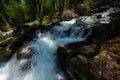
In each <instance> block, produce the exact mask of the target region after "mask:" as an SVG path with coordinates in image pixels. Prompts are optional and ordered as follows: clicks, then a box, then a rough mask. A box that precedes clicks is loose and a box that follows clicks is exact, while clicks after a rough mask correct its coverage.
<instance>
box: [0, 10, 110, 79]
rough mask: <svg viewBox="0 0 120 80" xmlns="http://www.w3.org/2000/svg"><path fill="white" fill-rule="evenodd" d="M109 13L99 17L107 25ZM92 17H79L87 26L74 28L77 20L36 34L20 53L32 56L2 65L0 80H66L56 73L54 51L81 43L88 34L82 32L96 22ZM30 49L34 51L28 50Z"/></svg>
mask: <svg viewBox="0 0 120 80" xmlns="http://www.w3.org/2000/svg"><path fill="white" fill-rule="evenodd" d="M108 13H109V11H107V12H106V13H103V14H102V18H103V19H104V22H105V21H106V22H108V21H109V19H110V18H108ZM95 16H96V15H93V16H86V17H81V19H82V20H81V21H82V22H83V23H85V24H86V25H87V26H84V28H82V27H81V26H82V25H81V26H78V25H76V20H77V19H72V20H70V21H63V22H61V23H60V25H59V26H57V25H56V26H55V27H53V28H52V29H51V30H50V31H47V32H46V33H38V34H37V35H38V37H37V38H35V40H34V41H31V42H29V43H28V44H27V46H26V47H23V48H21V51H20V52H21V53H23V55H24V54H25V53H29V54H32V57H31V58H25V56H24V58H21V59H17V53H16V54H15V55H14V56H13V57H12V58H11V60H10V61H9V62H8V63H6V64H5V65H3V66H1V67H0V80H60V79H65V78H63V76H61V75H60V74H57V73H56V70H57V67H56V50H57V48H58V47H59V46H64V45H66V44H69V43H73V42H80V41H84V40H85V39H86V37H87V36H88V35H89V34H90V33H91V29H90V31H89V32H88V34H87V35H85V36H84V37H83V33H84V30H85V29H87V28H90V27H92V26H93V24H95V23H97V22H98V21H99V20H98V19H97V18H96V17H95ZM30 48H32V49H33V50H29V49H30Z"/></svg>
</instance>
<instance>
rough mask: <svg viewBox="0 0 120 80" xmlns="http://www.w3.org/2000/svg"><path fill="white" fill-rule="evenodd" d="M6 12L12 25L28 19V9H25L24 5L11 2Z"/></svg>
mask: <svg viewBox="0 0 120 80" xmlns="http://www.w3.org/2000/svg"><path fill="white" fill-rule="evenodd" d="M6 10H7V14H8V16H9V18H10V19H11V21H12V22H13V23H18V22H19V23H23V22H24V21H25V20H27V19H29V16H28V15H27V11H28V8H26V6H25V4H22V3H15V2H14V1H11V2H10V4H9V5H8V6H7V8H6Z"/></svg>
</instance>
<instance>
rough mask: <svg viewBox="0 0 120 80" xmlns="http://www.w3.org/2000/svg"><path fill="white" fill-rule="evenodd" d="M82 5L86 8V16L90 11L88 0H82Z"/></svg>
mask: <svg viewBox="0 0 120 80" xmlns="http://www.w3.org/2000/svg"><path fill="white" fill-rule="evenodd" d="M83 4H84V6H85V8H86V10H87V12H86V13H87V14H88V13H89V11H90V4H89V1H88V0H84V1H83Z"/></svg>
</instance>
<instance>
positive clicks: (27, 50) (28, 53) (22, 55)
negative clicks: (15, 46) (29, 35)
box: [17, 46, 34, 59]
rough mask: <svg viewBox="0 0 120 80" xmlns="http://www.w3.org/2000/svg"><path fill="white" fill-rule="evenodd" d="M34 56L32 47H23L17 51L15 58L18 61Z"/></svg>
mask: <svg viewBox="0 0 120 80" xmlns="http://www.w3.org/2000/svg"><path fill="white" fill-rule="evenodd" d="M33 54H34V51H33V47H31V46H25V47H22V48H21V49H19V50H18V52H17V58H18V59H30V58H31V57H32V55H33Z"/></svg>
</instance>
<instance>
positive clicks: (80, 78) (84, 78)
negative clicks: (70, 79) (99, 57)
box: [77, 73, 88, 80]
mask: <svg viewBox="0 0 120 80" xmlns="http://www.w3.org/2000/svg"><path fill="white" fill-rule="evenodd" d="M77 78H78V80H88V76H87V75H85V74H84V73H78V75H77Z"/></svg>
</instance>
